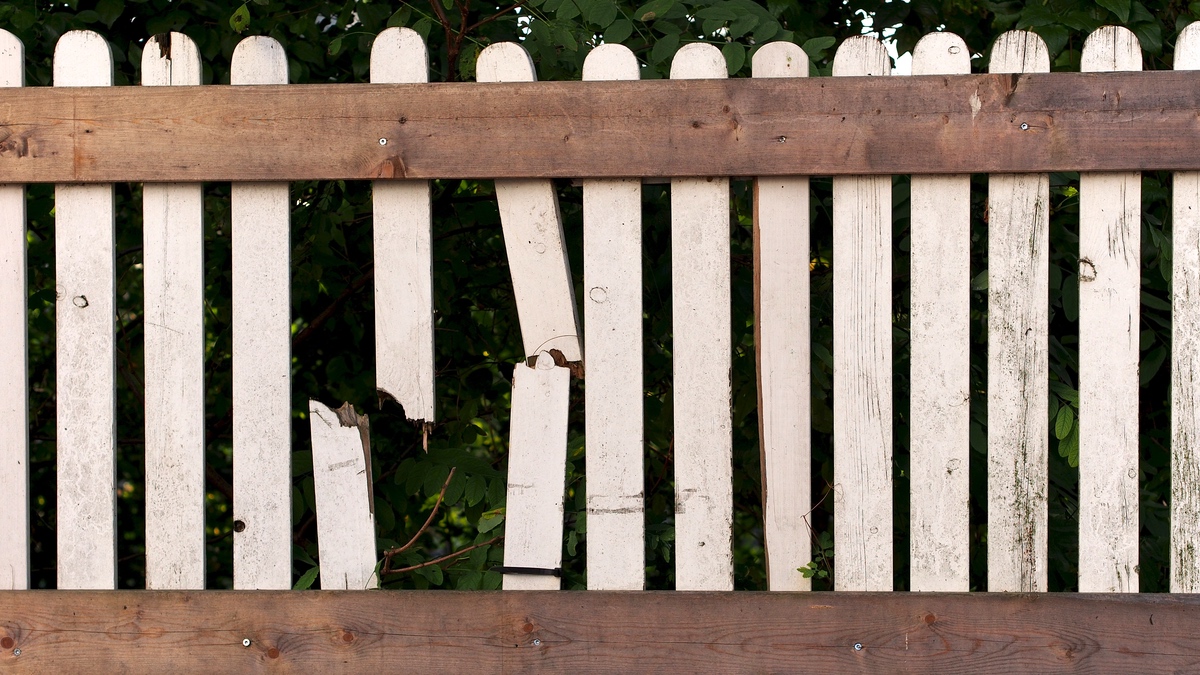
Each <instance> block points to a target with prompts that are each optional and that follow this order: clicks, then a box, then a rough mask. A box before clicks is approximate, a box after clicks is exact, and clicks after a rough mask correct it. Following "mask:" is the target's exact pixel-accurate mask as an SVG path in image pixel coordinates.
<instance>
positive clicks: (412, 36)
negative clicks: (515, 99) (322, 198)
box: [371, 28, 437, 422]
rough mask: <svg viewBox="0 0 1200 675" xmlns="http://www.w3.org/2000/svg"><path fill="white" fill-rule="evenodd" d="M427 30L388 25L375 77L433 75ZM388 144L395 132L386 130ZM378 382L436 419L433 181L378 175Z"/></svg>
mask: <svg viewBox="0 0 1200 675" xmlns="http://www.w3.org/2000/svg"><path fill="white" fill-rule="evenodd" d="M428 80H429V58H428V54H427V52H426V50H425V42H424V41H423V40H421V36H420V35H419V34H417V32H416V31H413V30H412V29H409V28H388V29H387V30H384V31H383V32H382V33H380V34H379V35H378V37H376V38H375V42H374V43H373V46H372V48H371V81H372V82H427V81H428ZM379 142H380V143H381V144H383V145H382V146H381V147H386V145H387V143H389V142H390V141H389V139H387V138H385V137H380V140H379ZM371 198H372V205H373V208H374V212H373V215H374V225H375V235H374V236H375V268H374V269H375V386H376V387H377V388H378V389H379V391H380V394H381V396H386V397H388V398H391V399H393V400H395V401H396V402H397V403H399V404H400V405H401V407H403V408H404V414H405V416H406V417H408V419H410V420H418V421H423V422H433V421H434V418H435V416H436V415H435V413H436V410H437V406H436V403H437V401H436V392H435V386H434V367H433V257H432V256H433V248H432V241H433V240H432V236H433V235H432V230H433V212H432V210H431V206H430V202H429V181H424V180H406V181H375V182H374V183H373V184H372V186H371Z"/></svg>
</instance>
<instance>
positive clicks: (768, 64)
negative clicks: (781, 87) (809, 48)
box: [750, 42, 808, 77]
mask: <svg viewBox="0 0 1200 675" xmlns="http://www.w3.org/2000/svg"><path fill="white" fill-rule="evenodd" d="M750 68H751V71H752V73H751V74H752V75H753V76H754V77H808V53H807V52H805V51H804V50H803V49H801V48H800V45H798V44H796V43H794V42H768V43H767V44H765V45H763V46H762V47H759V48H758V51H757V52H754V59H753V63H752V65H751V67H750Z"/></svg>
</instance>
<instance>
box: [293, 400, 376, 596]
mask: <svg viewBox="0 0 1200 675" xmlns="http://www.w3.org/2000/svg"><path fill="white" fill-rule="evenodd" d="M308 413H309V417H308V426H309V433H310V434H311V436H312V453H313V488H314V490H315V496H316V506H317V543H318V546H319V549H320V550H319V555H318V559H317V560H318V562H319V563H320V569H321V572H320V574H321V589H322V590H327V591H328V590H363V589H367V588H378V587H379V577H378V576H376V574H375V562H376V557H375V504H374V491H373V490H372V486H371V480H372V475H371V428H370V422H369V420H368V419H367V416H366V415H359V414H357V413H356V412H355V411H354V406H352V405H350V404H349V403H345V404H343V405H342V407H340V408H338V409H337V410H332V409H331V408H329V407H328V406H326V405H324V404H322V403H321V402H319V401H313V400H309V402H308Z"/></svg>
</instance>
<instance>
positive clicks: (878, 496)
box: [833, 36, 892, 591]
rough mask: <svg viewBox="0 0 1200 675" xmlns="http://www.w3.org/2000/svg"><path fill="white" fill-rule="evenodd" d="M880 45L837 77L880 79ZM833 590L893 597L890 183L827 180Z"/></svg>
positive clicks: (847, 49) (851, 46) (869, 46)
mask: <svg viewBox="0 0 1200 675" xmlns="http://www.w3.org/2000/svg"><path fill="white" fill-rule="evenodd" d="M890 73H891V60H890V59H889V58H888V55H887V50H886V49H885V48H884V46H883V45H882V44H880V42H879V41H878V40H876V39H874V38H870V37H865V36H863V37H855V38H851V39H849V40H847V41H845V42H844V43H842V46H841V47H839V48H838V50H837V53H836V54H835V55H834V58H833V74H834V76H835V77H839V76H847V75H859V76H862V75H871V76H887V75H889V74H890ZM833 482H834V485H833V490H834V493H833V494H834V504H833V517H834V530H833V531H834V535H833V536H834V550H836V551H837V561H836V570H837V574H836V575H835V577H834V578H835V581H834V585H835V587H836V589H837V590H841V591H889V590H891V589H892V178H891V176H839V177H835V178H834V179H833Z"/></svg>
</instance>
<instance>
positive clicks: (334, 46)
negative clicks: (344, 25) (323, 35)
mask: <svg viewBox="0 0 1200 675" xmlns="http://www.w3.org/2000/svg"><path fill="white" fill-rule="evenodd" d="M341 51H342V36H341V35H339V36H337V37H335V38H333V40H331V41H330V42H329V55H330V56H337V55H338V53H339V52H341Z"/></svg>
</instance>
